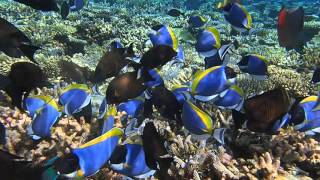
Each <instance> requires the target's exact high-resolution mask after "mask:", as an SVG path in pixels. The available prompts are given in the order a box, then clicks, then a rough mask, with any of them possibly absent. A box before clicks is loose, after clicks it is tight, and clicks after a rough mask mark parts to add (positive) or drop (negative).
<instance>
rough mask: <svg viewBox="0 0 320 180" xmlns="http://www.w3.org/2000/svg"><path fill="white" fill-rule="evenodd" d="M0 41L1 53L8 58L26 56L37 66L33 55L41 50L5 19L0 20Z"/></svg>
mask: <svg viewBox="0 0 320 180" xmlns="http://www.w3.org/2000/svg"><path fill="white" fill-rule="evenodd" d="M0 39H1V42H0V51H2V52H4V53H5V54H6V55H7V56H10V57H14V58H20V57H21V56H26V57H28V58H29V59H30V60H31V61H32V62H34V63H36V64H37V62H36V61H35V59H34V58H33V55H34V53H35V52H36V51H37V50H38V49H40V48H39V47H37V46H35V45H33V44H32V43H31V40H30V39H29V38H28V37H27V36H26V35H25V34H24V33H23V32H21V31H20V30H19V29H18V28H16V27H15V26H14V25H13V24H11V23H10V22H8V21H7V20H5V19H3V18H0Z"/></svg>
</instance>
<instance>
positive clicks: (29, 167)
mask: <svg viewBox="0 0 320 180" xmlns="http://www.w3.org/2000/svg"><path fill="white" fill-rule="evenodd" d="M0 162H1V163H0V173H1V179H8V180H9V179H10V180H30V179H32V180H41V179H42V173H43V172H44V171H45V170H46V169H47V168H48V167H43V166H40V165H35V164H33V163H32V162H31V161H26V160H24V159H23V158H22V157H18V156H16V155H13V154H10V153H8V152H5V151H3V150H0Z"/></svg>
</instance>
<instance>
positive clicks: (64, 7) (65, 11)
mask: <svg viewBox="0 0 320 180" xmlns="http://www.w3.org/2000/svg"><path fill="white" fill-rule="evenodd" d="M69 12H70V7H69V4H68V2H67V1H63V3H62V5H61V11H60V13H61V18H62V19H67V17H68V15H69Z"/></svg>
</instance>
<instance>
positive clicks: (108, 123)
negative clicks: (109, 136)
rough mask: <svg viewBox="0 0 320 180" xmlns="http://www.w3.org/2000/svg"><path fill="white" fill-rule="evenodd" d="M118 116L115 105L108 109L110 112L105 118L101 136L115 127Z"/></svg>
mask: <svg viewBox="0 0 320 180" xmlns="http://www.w3.org/2000/svg"><path fill="white" fill-rule="evenodd" d="M116 115H117V109H116V107H115V106H114V105H112V106H109V107H108V111H107V112H106V113H105V115H104V116H103V119H102V120H103V127H102V132H101V134H104V133H106V132H108V131H109V130H110V129H112V128H113V127H114V117H115V116H116Z"/></svg>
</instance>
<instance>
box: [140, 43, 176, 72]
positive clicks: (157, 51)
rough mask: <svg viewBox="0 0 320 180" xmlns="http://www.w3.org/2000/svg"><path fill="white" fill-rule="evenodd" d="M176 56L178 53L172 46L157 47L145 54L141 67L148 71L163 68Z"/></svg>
mask: <svg viewBox="0 0 320 180" xmlns="http://www.w3.org/2000/svg"><path fill="white" fill-rule="evenodd" d="M176 55H177V52H176V51H175V50H174V49H173V48H172V47H171V46H168V45H157V46H154V47H152V48H150V49H149V50H148V51H147V52H146V53H144V54H143V56H142V58H141V60H140V64H139V66H140V67H143V68H146V69H154V68H157V67H162V66H163V65H165V64H166V63H167V62H169V61H171V60H172V59H173V57H175V56H176Z"/></svg>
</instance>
